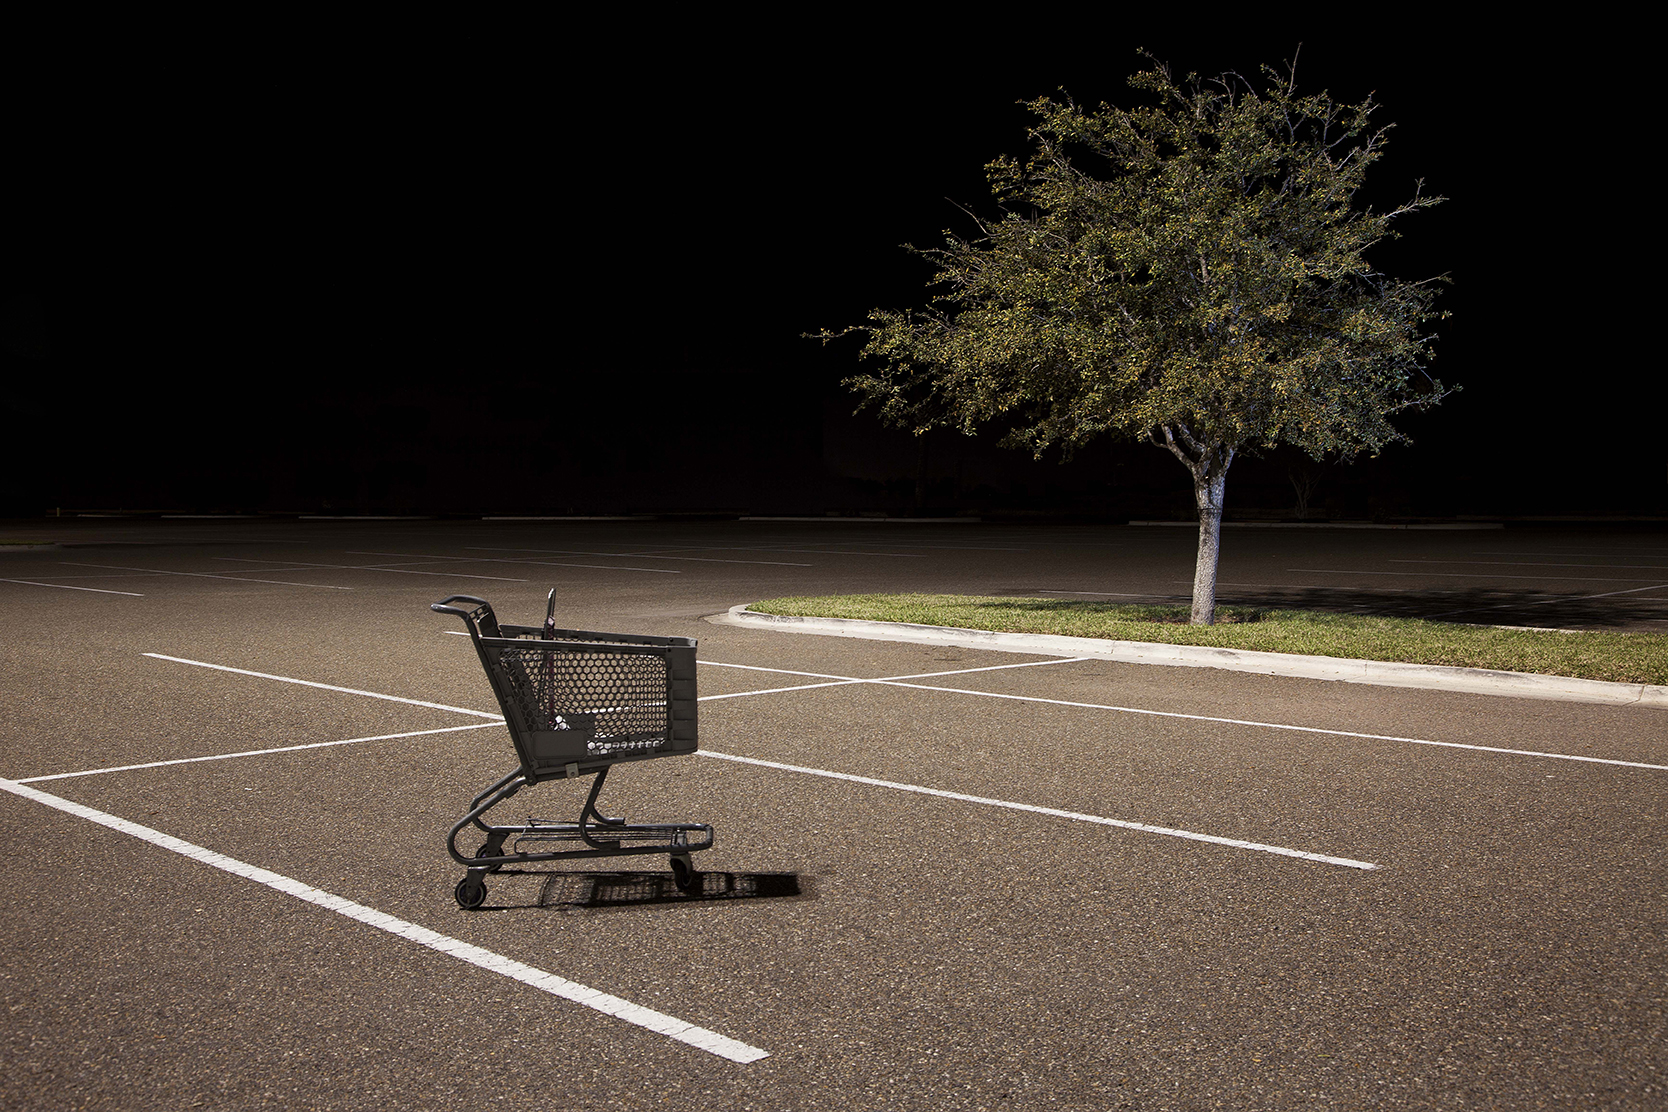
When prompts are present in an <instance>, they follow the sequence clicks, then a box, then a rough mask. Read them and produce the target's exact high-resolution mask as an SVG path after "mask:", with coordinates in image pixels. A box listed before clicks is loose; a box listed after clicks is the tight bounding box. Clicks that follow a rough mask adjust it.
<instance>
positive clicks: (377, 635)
mask: <svg viewBox="0 0 1668 1112" xmlns="http://www.w3.org/2000/svg"><path fill="white" fill-rule="evenodd" d="M35 539H41V540H55V541H58V542H60V544H61V546H60V547H57V548H46V549H38V550H33V551H28V552H12V553H7V554H5V555H4V556H0V561H3V564H4V566H3V567H0V609H3V613H4V616H5V628H6V630H7V634H6V636H5V638H4V641H3V648H0V660H3V661H4V668H3V672H0V675H3V677H4V679H3V685H4V686H3V690H4V699H5V706H6V708H7V711H6V714H5V716H4V720H3V722H0V776H3V777H5V778H6V779H5V781H4V782H3V783H0V788H3V789H4V790H3V791H0V824H3V826H4V829H5V830H6V832H7V834H8V836H9V837H8V844H10V845H11V846H12V847H13V853H12V858H11V861H10V863H9V864H8V865H7V866H6V873H5V875H6V880H7V882H8V883H7V887H8V889H9V892H10V894H11V899H9V900H8V901H7V903H6V907H5V910H4V911H3V912H0V923H3V930H4V937H5V938H6V940H7V941H6V943H5V945H4V948H3V949H0V997H3V1003H4V1006H5V1007H6V1009H7V1013H6V1014H7V1020H6V1024H5V1026H4V1029H3V1030H4V1034H3V1036H0V1062H3V1064H4V1068H3V1070H0V1104H3V1105H4V1106H5V1107H7V1108H19V1109H25V1108H65V1107H90V1108H101V1107H103V1108H121V1109H135V1108H170V1109H173V1108H186V1107H216V1108H259V1107H268V1106H271V1107H284V1108H321V1109H325V1108H329V1109H336V1108H341V1109H359V1108H373V1107H374V1108H379V1109H385V1108H389V1107H400V1108H412V1109H427V1108H435V1109H440V1108H448V1109H450V1108H459V1107H479V1108H494V1107H501V1106H502V1107H515V1108H526V1107H542V1108H561V1109H599V1110H600V1109H639V1108H644V1109H646V1108H684V1107H714V1108H737V1109H771V1110H775V1109H818V1108H840V1109H871V1108H873V1109H880V1108H887V1109H891V1108H906V1109H963V1108H965V1109H1033V1108H1036V1109H1113V1108H1130V1109H1166V1110H1167V1109H1189V1108H1214V1107H1221V1108H1236V1109H1263V1108H1269V1109H1274V1108H1317V1107H1336V1108H1376V1107H1383V1108H1458V1107H1493V1108H1539V1107H1549V1108H1550V1107H1558V1108H1616V1109H1622V1108H1640V1109H1644V1108H1657V1107H1661V1106H1662V1104H1663V1103H1664V1098H1663V1086H1664V1085H1665V1084H1668V1080H1665V1077H1664V1074H1665V1068H1664V1065H1665V1063H1664V1054H1663V1050H1662V1047H1663V1046H1664V1045H1665V1038H1664V1036H1665V1034H1668V1032H1665V1030H1664V1027H1665V1025H1668V1021H1665V1018H1664V1007H1665V1003H1668V1000H1665V997H1668V990H1665V988H1664V984H1663V981H1662V977H1661V972H1660V971H1661V969H1662V967H1663V964H1664V957H1665V954H1664V950H1665V933H1664V913H1663V907H1664V899H1663V897H1664V893H1665V888H1668V868H1665V866H1668V861H1665V854H1664V847H1663V842H1662V826H1661V823H1662V816H1663V813H1664V804H1665V801H1668V712H1665V711H1663V710H1661V709H1656V708H1651V707H1638V706H1592V705H1584V704H1576V703H1560V702H1547V701H1539V700H1529V699H1519V698H1510V697H1498V696H1488V695H1480V694H1472V693H1460V692H1446V691H1427V690H1418V689H1408V688H1391V687H1374V686H1367V685H1361V684H1352V683H1339V682H1325V681H1318V680H1312V679H1301V678H1293V677H1280V676H1261V675H1253V674H1246V673H1235V672H1226V671H1221V670H1218V669H1209V668H1198V669H1194V668H1177V667H1150V666H1142V665H1137V664H1125V663H1119V662H1116V661H1108V660H1100V659H1076V658H1072V657H1060V656H1048V655H1043V654H1035V655H1026V654H1015V653H1010V652H990V651H983V650H980V649H975V648H968V647H962V646H933V645H919V644H897V643H889V642H878V641H855V640H846V639H840V638H831V637H817V636H802V635H794V634H790V633H782V632H777V631H773V630H755V629H745V628H736V627H733V626H726V625H720V624H715V623H712V622H709V621H707V620H706V619H707V618H708V617H709V616H711V615H715V614H720V613H722V612H724V611H725V610H727V609H728V608H729V607H730V606H733V605H735V604H737V603H741V602H747V601H751V600H753V599H757V598H764V597H771V596H776V595H784V594H823V593H843V592H856V591H877V590H939V591H953V592H957V593H1024V594H1038V593H1047V592H1056V593H1059V594H1062V595H1067V594H1071V593H1078V594H1079V595H1080V596H1081V597H1128V598H1153V597H1174V596H1176V595H1179V594H1185V591H1186V584H1187V583H1188V581H1189V580H1190V578H1191V566H1190V559H1191V538H1189V537H1187V536H1185V533H1184V531H1180V530H1168V529H1140V528H1128V527H1125V528H1117V529H1113V528H1091V527H1074V528H1064V527H1062V528H1055V529H1046V528H1034V527H999V526H991V525H982V524H964V525H941V526H933V525H893V524H880V523H828V524H825V523H786V522H706V523H689V524H673V523H665V522H658V523H656V522H646V523H629V522H622V523H613V522H568V523H561V522H363V523H341V522H284V523H271V522H260V521H254V522H152V523H142V524H137V525H136V524H133V523H126V522H115V523H109V524H107V525H98V524H93V523H87V522H81V523H72V524H70V525H69V526H67V527H65V528H63V529H61V530H60V531H59V532H58V533H57V534H55V535H52V536H40V537H37V538H35ZM1225 547H1226V549H1227V551H1226V553H1225V557H1224V568H1223V571H1224V575H1223V578H1224V581H1225V583H1226V584H1227V590H1225V592H1224V593H1225V594H1231V593H1232V592H1233V591H1244V592H1253V591H1255V592H1261V593H1262V594H1261V596H1259V597H1262V596H1268V597H1273V596H1276V595H1278V596H1281V597H1287V596H1290V597H1298V596H1300V595H1302V594H1303V593H1304V592H1309V593H1310V597H1313V598H1321V597H1325V598H1329V599H1337V598H1340V597H1342V596H1345V595H1349V594H1351V592H1352V591H1353V592H1354V595H1355V596H1356V597H1363V596H1365V595H1367V594H1371V595H1372V598H1373V599H1374V600H1381V599H1393V600H1398V599H1399V600H1400V601H1399V602H1398V605H1400V606H1402V607H1403V609H1404V610H1408V611H1413V610H1420V609H1423V610H1424V611H1426V612H1437V611H1439V610H1440V609H1441V608H1442V607H1443V606H1453V605H1454V604H1456V603H1459V604H1465V605H1470V606H1474V607H1477V608H1481V607H1485V606H1487V607H1496V608H1497V612H1498V614H1499V615H1500V616H1503V617H1508V618H1511V619H1514V621H1515V624H1548V625H1550V624H1554V622H1553V621H1545V622H1542V621H1540V620H1538V619H1537V620H1534V621H1531V620H1530V618H1531V617H1532V616H1534V615H1541V614H1544V615H1553V616H1555V617H1556V622H1557V623H1559V624H1564V623H1569V624H1585V625H1594V626H1602V627H1607V628H1647V629H1656V630H1661V629H1662V628H1663V621H1662V620H1663V618H1664V617H1668V610H1665V608H1668V601H1665V600H1668V572H1663V571H1662V569H1660V568H1658V567H1657V565H1668V542H1665V541H1664V539H1663V538H1662V536H1661V535H1660V534H1654V535H1653V534H1649V533H1640V534H1602V535H1591V534H1579V533H1575V532H1572V531H1562V532H1560V531H1558V530H1543V531H1534V532H1526V531H1516V530H1510V531H1493V532H1485V531H1478V532H1446V533H1436V532H1431V533H1413V532H1406V533H1396V534H1386V533H1365V532H1363V533H1358V534H1343V533H1339V534H1331V533H1328V534H1326V535H1324V536H1318V537H1317V536H1315V535H1312V534H1303V535H1295V534H1293V533H1280V534H1276V533H1274V532H1270V533H1268V534H1257V535H1251V531H1241V532H1240V533H1238V534H1236V535H1234V536H1231V537H1229V538H1228V540H1227V541H1226V542H1225ZM1539 553H1546V554H1549V555H1537V554H1539ZM1572 565H1583V566H1581V567H1575V566H1572ZM1526 568H1527V569H1528V570H1525V569H1526ZM1326 569H1332V570H1331V571H1327V570H1326ZM1577 573H1579V575H1580V576H1581V577H1582V578H1576V576H1577ZM1659 573H1660V574H1662V575H1663V576H1664V578H1662V579H1660V580H1659V581H1658V583H1657V584H1651V583H1648V582H1645V581H1647V580H1650V579H1652V577H1653V575H1656V574H1659ZM1323 574H1329V575H1333V576H1335V577H1336V579H1335V580H1328V581H1325V582H1322V581H1321V576H1322V575H1323ZM1462 576H1473V577H1476V579H1475V581H1474V582H1472V581H1466V582H1464V583H1461V584H1458V585H1456V582H1455V581H1456V580H1457V579H1459V578H1460V577H1462ZM1514 577H1518V578H1514ZM1236 584H1237V586H1236ZM552 587H554V588H555V589H556V591H557V599H558V603H559V605H558V614H559V615H560V616H561V623H562V624H563V625H566V626H570V627H575V628H589V629H603V630H619V631H627V632H638V633H649V634H659V635H670V636H689V637H696V638H699V639H700V650H699V656H700V661H701V667H700V693H701V696H702V699H703V702H702V704H701V711H700V713H701V750H702V751H701V753H700V754H699V755H697V756H693V757H684V758H678V759H670V760H656V761H650V762H646V763H642V764H638V765H632V766H629V767H622V768H620V769H618V770H617V771H616V773H615V774H614V775H613V776H612V777H611V778H610V780H609V784H608V791H607V793H606V795H605V797H604V804H605V810H609V811H611V812H613V813H616V814H624V815H626V816H628V817H630V818H633V819H641V820H644V821H680V820H685V819H698V820H701V821H707V822H711V823H713V824H714V826H715V827H716V828H717V842H716V845H715V846H714V848H713V849H711V850H710V851H707V852H705V853H703V854H700V855H698V858H697V865H698V866H699V867H700V868H701V869H702V870H703V872H704V877H703V882H702V886H701V888H700V890H699V892H697V893H693V894H686V893H682V892H679V891H678V890H677V889H676V888H675V886H674V885H673V884H672V881H671V875H670V872H669V870H668V869H667V863H666V861H665V860H664V859H663V858H655V857H648V858H628V859H618V860H615V861H612V862H595V863H592V862H581V863H577V864H568V865H564V866H563V867H559V868H558V867H549V866H546V867H543V868H539V869H531V868H530V869H526V870H523V871H519V872H518V871H513V870H512V871H509V872H506V873H502V874H499V875H497V876H494V877H492V878H491V879H490V881H489V886H488V887H489V891H488V898H487V905H486V907H485V908H484V909H482V910H480V911H477V912H465V911H462V910H460V909H459V908H458V907H457V905H456V903H455V902H454V900H453V895H452V887H453V885H454V884H455V882H456V881H457V879H458V877H459V876H460V875H461V870H460V869H458V868H457V867H456V866H455V865H454V864H453V863H452V862H450V861H449V860H448V859H447V857H446V855H445V851H444V840H445V833H446V830H447V828H448V827H449V826H450V825H451V823H452V822H453V821H455V820H456V819H457V818H458V817H459V816H461V815H462V814H463V812H464V811H465V810H466V809H467V807H468V804H469V800H470V799H471V798H472V797H473V796H474V795H475V794H476V793H477V792H479V791H480V790H482V789H483V788H485V787H486V786H487V784H489V783H490V782H491V781H492V780H494V779H496V778H497V777H498V776H500V775H502V774H503V773H505V772H506V771H508V770H509V769H510V767H511V766H512V765H513V762H514V758H513V754H512V753H511V749H510V745H509V739H508V736H507V734H506V733H505V731H504V729H503V727H502V725H500V724H499V723H497V722H496V721H495V720H494V719H493V717H492V716H493V715H494V714H495V712H496V710H497V708H496V706H495V704H494V702H493V699H492V696H491V694H490V692H489V690H488V688H487V685H486V681H485V678H484V676H483V675H482V673H481V670H480V667H479V664H478V663H477V661H476V660H475V657H474V654H473V650H472V648H471V646H470V643H469V641H468V640H467V639H466V638H464V637H460V636H457V635H456V633H457V632H461V626H460V625H459V623H457V622H456V620H455V619H449V618H444V617H443V616H440V615H435V614H433V613H431V612H430V611H429V610H428V603H430V602H432V601H435V600H437V599H439V598H441V597H444V596H446V595H449V594H454V593H467V594H472V595H479V596H482V597H485V598H488V599H490V600H491V601H492V602H493V603H494V605H495V606H496V607H497V609H498V611H499V612H500V614H501V615H502V616H503V617H505V618H506V619H508V620H511V621H523V622H534V621H536V620H538V619H539V618H541V617H542V615H543V612H544V595H545V592H546V591H547V590H549V589H550V588H552ZM1503 624H1507V623H1503ZM578 792H579V786H578V785H568V784H564V783H559V782H558V783H549V784H542V785H539V786H538V787H537V788H534V789H530V790H529V791H528V792H526V793H523V795H522V796H518V797H517V799H516V801H515V802H514V804H513V806H514V807H515V808H519V809H520V810H521V811H522V812H525V811H526V810H528V809H532V810H534V813H536V814H539V815H541V816H542V815H549V816H550V817H558V818H566V817H568V813H569V812H577V809H578V805H579V803H580V801H581V800H580V796H579V794H578ZM523 803H525V804H526V807H522V804H523Z"/></svg>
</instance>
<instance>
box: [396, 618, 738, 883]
mask: <svg viewBox="0 0 1668 1112" xmlns="http://www.w3.org/2000/svg"><path fill="white" fill-rule="evenodd" d="M459 602H461V603H467V604H468V607H469V608H468V609H465V608H463V607H460V606H453V605H452V604H453V603H459ZM429 609H431V610H434V611H437V612H439V613H442V614H456V615H457V616H458V617H460V618H462V619H463V624H464V625H465V626H466V627H468V629H469V637H470V639H471V640H472V641H473V642H474V643H475V651H476V652H477V653H478V654H479V655H480V658H481V667H482V668H484V669H486V674H487V680H488V681H489V682H490V683H491V684H492V693H493V694H494V695H496V696H497V697H498V705H499V706H500V707H501V708H503V711H504V724H505V725H506V726H508V727H509V729H510V739H511V740H512V741H513V742H514V743H515V751H516V756H517V757H518V758H520V761H521V764H520V766H519V767H517V768H516V769H515V770H514V771H513V772H511V773H510V774H509V775H507V776H505V777H503V778H502V779H500V780H499V781H498V782H497V783H495V784H493V785H492V786H491V787H489V788H487V789H486V790H485V791H483V792H482V793H481V794H480V795H478V796H476V797H475V802H474V803H472V804H470V808H469V813H468V814H467V815H465V816H463V818H461V819H459V820H458V822H457V824H456V825H455V826H453V827H452V833H451V835H450V837H448V838H447V840H446V849H447V851H448V852H449V853H450V854H451V855H452V859H453V860H454V861H456V862H458V863H459V864H460V865H463V866H465V867H466V868H468V870H469V872H468V873H466V874H465V875H464V878H463V879H462V880H460V881H458V885H457V890H456V895H457V901H458V906H459V907H462V908H464V909H465V910H474V909H475V908H478V907H480V906H481V904H483V903H484V902H485V901H486V876H487V874H488V873H495V872H498V871H499V870H500V869H502V868H504V867H505V866H506V865H519V864H524V863H527V862H533V861H553V860H556V859H558V858H568V857H619V856H624V855H627V854H640V853H664V854H666V855H668V857H670V859H671V864H672V879H673V881H674V882H675V883H676V884H677V886H678V888H679V889H681V890H683V891H689V890H690V889H691V888H694V887H696V886H697V885H698V884H699V881H700V874H698V873H697V872H696V871H695V866H694V864H693V862H692V861H691V860H690V856H689V855H690V854H692V853H696V852H698V851H700V850H703V849H709V848H711V846H712V827H711V826H710V825H708V824H706V823H693V822H686V823H652V824H635V823H628V822H626V821H625V820H624V819H618V818H605V817H603V816H602V814H600V813H599V812H598V811H597V796H598V795H599V794H600V793H601V792H602V784H603V781H604V780H605V779H607V777H608V770H609V769H610V768H612V767H613V766H614V765H616V764H619V763H620V762H622V761H646V760H651V759H653V758H655V757H676V756H683V755H685V754H689V753H693V752H695V749H696V739H695V641H694V639H693V638H689V637H638V636H630V635H626V634H619V633H591V632H588V631H585V630H576V629H557V628H556V592H555V591H554V590H552V591H551V592H550V596H549V598H548V600H547V605H546V612H545V622H544V625H543V626H542V627H535V626H515V625H499V623H498V619H497V617H496V616H495V615H494V614H493V612H492V605H491V604H490V603H488V602H487V601H486V600H485V599H478V598H474V597H472V596H470V595H452V596H451V597H449V598H445V599H442V600H441V601H439V602H437V603H434V604H433V605H432V606H430V607H429ZM592 775H594V776H595V777H596V779H595V780H593V781H592V783H591V790H590V792H589V794H588V795H587V796H586V797H585V806H584V807H583V808H581V809H580V812H579V820H578V821H577V822H551V821H546V820H544V819H533V818H529V819H528V820H527V822H526V823H525V824H523V825H520V826H497V825H494V824H492V823H489V822H487V821H486V820H485V815H486V813H487V812H488V811H490V810H492V809H493V808H494V807H496V806H498V805H499V804H500V803H502V802H504V801H505V800H506V799H509V798H510V797H511V796H512V795H514V794H515V793H516V792H518V791H520V790H521V789H522V788H524V787H527V786H528V785H529V784H537V783H540V782H542V781H545V780H573V779H577V778H578V777H581V776H592ZM468 826H473V827H475V828H476V829H477V830H480V831H482V832H483V833H485V834H486V841H485V842H484V843H483V844H482V845H481V846H480V847H479V848H477V849H476V850H475V851H474V853H473V855H465V854H464V853H463V851H461V850H460V849H458V835H459V834H461V833H462V832H463V830H464V828H465V827H468ZM506 842H508V843H509V848H508V849H506V848H505V843H506ZM568 842H579V843H582V844H583V845H582V847H574V848H568V849H542V848H537V847H541V846H547V845H551V844H562V843H568ZM529 847H533V848H529Z"/></svg>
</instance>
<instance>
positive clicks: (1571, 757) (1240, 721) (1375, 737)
mask: <svg viewBox="0 0 1668 1112" xmlns="http://www.w3.org/2000/svg"><path fill="white" fill-rule="evenodd" d="M1071 659H1072V660H1083V659H1088V658H1085V657H1073V658H1071ZM699 663H701V664H712V665H715V666H717V667H720V668H724V667H730V668H733V667H738V665H733V664H732V665H725V664H719V663H718V662H717V661H707V660H702V661H699ZM739 667H747V668H749V669H751V670H754V671H759V672H770V671H782V672H783V673H785V674H787V675H790V676H814V675H817V674H818V673H814V672H789V671H787V669H773V668H760V667H758V666H757V665H740V666H739ZM822 678H824V679H827V680H830V681H833V682H830V683H820V684H807V685H805V687H779V688H773V689H765V690H760V691H751V692H745V693H744V694H749V695H774V694H777V693H779V692H784V691H802V690H806V689H807V688H810V687H840V686H843V685H846V684H859V683H873V684H880V685H882V686H886V687H910V688H914V689H916V690H918V691H941V692H945V693H948V694H954V695H978V696H981V697H983V698H987V699H1011V700H1014V701H1016V702H1021V703H1047V704H1050V705H1052V706H1060V707H1081V708H1083V709H1085V710H1110V711H1116V712H1117V713H1119V714H1143V715H1149V716H1152V717H1155V718H1181V719H1186V720H1188V721H1192V722H1220V723H1222V724H1224V725H1229V726H1255V727H1258V728H1260V729H1265V730H1290V731H1292V732H1295V733H1303V734H1330V735H1332V736H1334V737H1356V738H1362V739H1364V740H1367V741H1398V742H1402V743H1405V744H1407V745H1433V746H1439V747H1441V748H1444V749H1471V750H1475V751H1478V752H1483V753H1506V754H1509V755H1511V756H1514V757H1547V758H1550V759H1552V760H1559V761H1585V762H1587V763H1589V764H1606V765H1620V766H1622V767H1624V768H1649V769H1655V770H1657V771H1662V772H1668V765H1660V764H1646V763H1644V762H1642V761H1622V760H1616V759H1614V758H1611V757H1582V756H1578V755H1576V754H1573V753H1544V752H1541V751H1539V750H1535V749H1503V748H1501V747H1499V746H1494V745H1471V744H1469V743H1466V742H1461V741H1432V740H1430V739H1429V738H1420V737H1399V736H1397V735H1395V734H1366V733H1360V732H1357V731H1355V730H1332V729H1327V728H1326V727H1323V726H1296V725H1292V724H1291V723H1287V722H1259V721H1257V720H1255V719H1248V718H1218V717H1214V716H1212V715H1208V714H1183V713H1181V712H1180V711H1173V710H1149V709H1147V708H1146V707H1120V706H1115V705H1112V704H1109V703H1080V702H1074V701H1072V700H1070V699H1046V698H1043V697H1042V696H1040V695H1009V694H1006V693H1004V692H1000V691H969V690H967V689H966V688H961V687H938V686H936V685H933V684H925V683H911V682H909V681H910V680H912V679H924V678H927V676H926V675H922V676H889V677H886V678H884V679H854V678H852V677H849V676H823V677H822ZM731 697H732V696H726V695H703V696H701V701H702V702H705V701H706V700H708V699H723V698H731Z"/></svg>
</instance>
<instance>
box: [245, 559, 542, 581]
mask: <svg viewBox="0 0 1668 1112" xmlns="http://www.w3.org/2000/svg"><path fill="white" fill-rule="evenodd" d="M214 558H215V559H216V560H225V561H227V562H230V563H239V564H270V563H273V562H274V561H272V560H251V559H248V558H247V557H243V556H216V557H214ZM284 562H285V563H290V564H295V565H297V566H296V567H293V568H267V569H265V570H266V571H269V572H273V571H304V570H306V569H307V568H334V569H336V570H337V571H385V572H388V573H389V574H390V575H437V576H440V577H441V578H442V579H491V580H495V581H497V582H499V583H525V582H527V580H525V579H514V578H511V577H510V576H507V575H467V574H465V573H463V572H461V571H413V570H412V569H410V568H396V567H392V566H390V565H387V564H315V563H310V562H308V561H306V560H288V561H284Z"/></svg>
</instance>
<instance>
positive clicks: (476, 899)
mask: <svg viewBox="0 0 1668 1112" xmlns="http://www.w3.org/2000/svg"><path fill="white" fill-rule="evenodd" d="M452 894H453V895H454V896H456V897H457V901H458V906H459V907H461V908H463V910H465V911H474V910H475V909H476V908H478V907H480V906H481V905H482V904H484V903H486V885H485V884H482V883H481V882H480V881H479V880H476V879H475V878H474V877H472V876H466V877H464V878H463V879H462V880H460V881H458V886H457V887H456V888H455V889H453V891H452Z"/></svg>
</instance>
